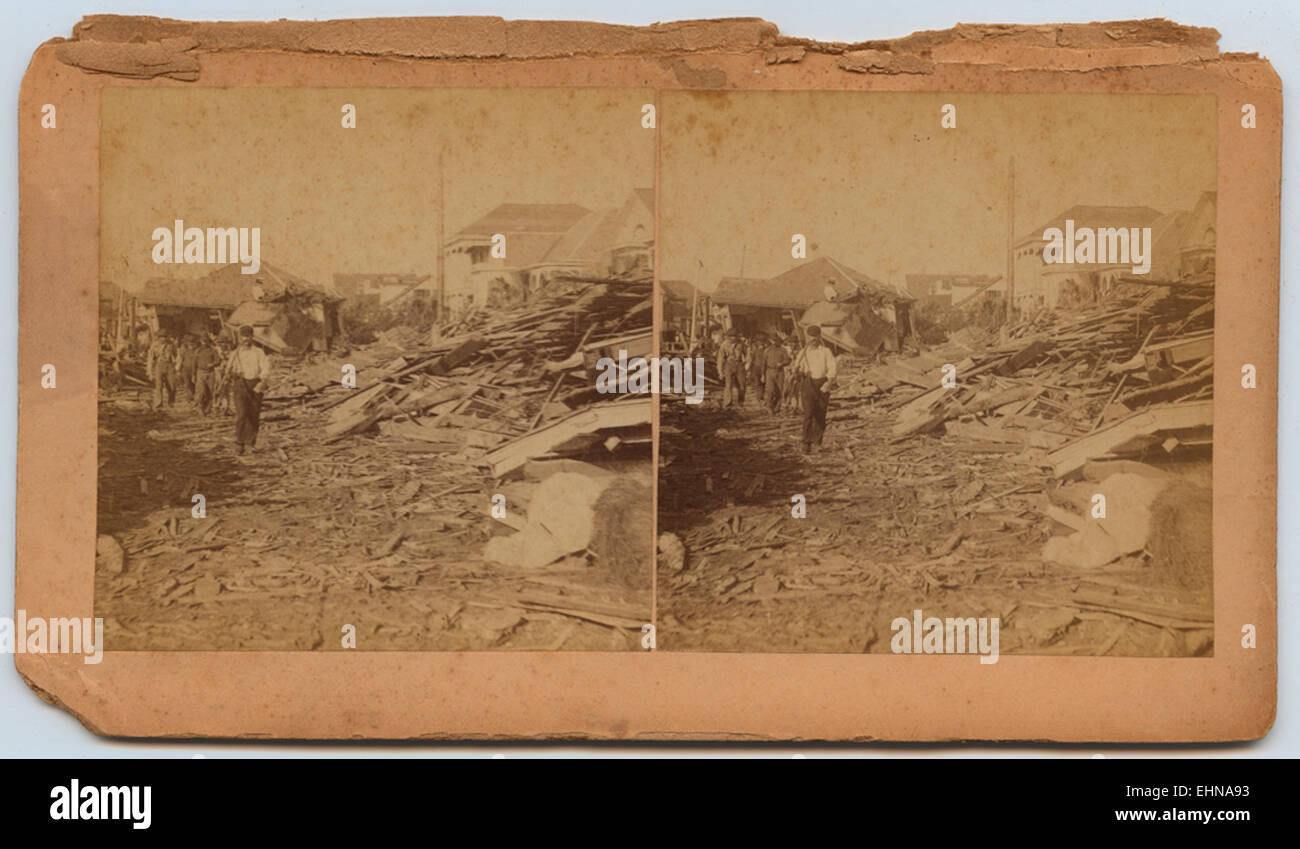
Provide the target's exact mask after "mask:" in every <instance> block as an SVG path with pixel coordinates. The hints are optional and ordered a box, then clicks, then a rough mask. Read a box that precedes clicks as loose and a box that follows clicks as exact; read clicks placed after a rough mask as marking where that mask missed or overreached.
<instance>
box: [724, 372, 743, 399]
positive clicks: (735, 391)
mask: <svg viewBox="0 0 1300 849" xmlns="http://www.w3.org/2000/svg"><path fill="white" fill-rule="evenodd" d="M733 401H734V402H736V403H737V404H739V405H740V406H742V407H743V406H745V373H744V372H743V371H740V370H729V371H728V372H727V385H726V388H725V389H724V390H723V394H722V405H723V406H724V407H730V406H731V403H732V402H733Z"/></svg>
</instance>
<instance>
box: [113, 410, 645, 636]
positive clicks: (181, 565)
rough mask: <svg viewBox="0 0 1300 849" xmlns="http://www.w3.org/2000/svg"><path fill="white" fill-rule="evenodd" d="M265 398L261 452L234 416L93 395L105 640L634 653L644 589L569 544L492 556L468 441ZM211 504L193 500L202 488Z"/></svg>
mask: <svg viewBox="0 0 1300 849" xmlns="http://www.w3.org/2000/svg"><path fill="white" fill-rule="evenodd" d="M322 423H323V415H322V414H321V413H319V412H318V411H316V410H313V409H309V408H302V407H299V408H295V407H292V406H289V405H270V406H268V408H267V409H266V410H264V413H263V428H262V436H261V438H260V440H259V444H258V448H257V450H256V452H255V453H252V454H249V455H246V456H244V457H239V456H237V455H236V454H235V450H234V439H233V429H234V427H233V419H232V418H231V417H230V416H229V415H226V416H224V417H218V418H212V419H208V418H203V417H202V416H200V415H199V413H198V412H197V411H196V410H195V409H193V408H192V407H191V406H190V405H188V404H187V403H185V402H184V401H180V402H179V403H178V405H177V406H176V407H174V408H172V409H170V410H168V411H165V412H162V413H154V412H152V411H150V410H149V408H148V403H147V393H145V392H143V391H140V390H128V391H123V392H118V393H114V394H112V395H111V396H109V397H104V398H102V399H101V401H100V419H99V511H98V533H99V534H100V535H109V536H111V537H113V539H114V540H116V542H117V543H118V544H119V545H120V546H121V547H122V549H123V550H124V552H125V560H124V566H123V568H122V569H121V571H116V566H115V564H114V563H113V560H112V558H102V557H101V558H99V562H98V566H97V569H96V576H95V615H96V616H100V617H103V618H104V620H105V643H106V647H107V648H108V649H109V650H113V651H122V650H146V649H148V650H202V649H209V650H215V649H227V650H229V649H249V650H270V649H283V650H289V649H299V650H302V649H321V650H326V649H341V648H342V639H343V633H344V632H343V627H344V626H345V625H353V626H355V629H356V643H357V645H356V647H357V648H359V649H389V650H480V649H534V650H536V649H546V650H587V651H611V650H618V651H623V650H641V646H640V639H641V624H642V623H644V622H648V621H649V616H650V598H649V594H648V592H636V591H633V590H629V589H627V588H625V587H622V586H620V585H618V584H617V583H615V582H612V581H610V580H607V579H605V578H604V576H603V575H601V574H600V572H599V571H598V570H597V569H596V568H593V567H592V566H591V565H590V564H589V562H588V561H587V559H586V558H583V557H569V558H567V559H565V560H562V561H559V562H557V563H555V564H552V565H551V566H548V567H545V568H543V569H539V570H532V571H529V572H527V573H526V574H524V573H521V572H519V571H518V570H514V571H512V570H506V569H503V568H501V567H498V566H494V565H492V564H489V563H486V562H485V561H484V560H483V557H482V552H483V547H484V544H485V543H486V541H487V540H488V538H489V536H490V535H491V534H492V533H494V527H493V526H494V524H495V523H493V522H492V521H491V520H490V519H489V518H488V508H489V499H490V497H491V494H492V480H491V478H490V476H489V475H488V474H487V473H486V472H484V471H483V470H481V469H479V468H477V467H475V466H473V464H472V463H469V462H467V461H466V460H465V459H464V458H462V457H458V456H448V455H439V454H437V453H430V452H429V451H428V449H427V448H424V449H423V450H421V446H418V445H411V444H410V443H402V442H400V441H394V440H388V439H387V438H385V437H377V436H374V435H355V436H349V437H347V438H345V439H341V440H339V441H337V442H334V443H326V442H325V441H324V439H323V437H322V430H321V426H322ZM195 494H201V495H202V496H203V497H204V499H205V502H206V503H205V507H206V517H205V518H195V517H194V516H193V515H192V510H193V509H194V508H193V500H192V498H193V496H194V495H195Z"/></svg>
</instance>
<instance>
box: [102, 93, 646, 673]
mask: <svg viewBox="0 0 1300 849" xmlns="http://www.w3.org/2000/svg"><path fill="white" fill-rule="evenodd" d="M653 101H654V97H653V93H652V92H650V91H648V90H646V91H641V90H635V89H564V90H561V89H472V90H471V89H440V90H428V89H420V90H404V89H274V88H260V89H218V88H209V89H185V90H182V89H174V90H158V89H143V88H134V87H118V88H113V87H110V88H107V89H105V90H104V92H103V98H102V104H101V130H100V169H101V170H100V263H99V265H100V292H99V299H100V300H99V305H100V309H99V326H100V357H99V361H100V374H99V419H98V517H97V542H96V564H95V600H94V604H95V616H97V617H102V618H103V620H104V643H105V647H106V648H107V649H109V650H113V651H124V650H126V651H130V650H187V651H194V650H233V649H246V650H263V651H265V650H340V649H349V648H357V649H362V650H367V649H369V650H404V651H478V650H512V649H513V650H533V651H537V650H555V651H558V650H564V651H622V650H628V651H632V650H641V639H642V626H643V625H645V624H646V623H649V622H650V621H651V606H652V598H651V581H652V570H653V540H654V501H653V495H652V432H651V416H652V409H651V402H650V400H649V396H645V395H641V396H632V397H629V396H620V395H618V394H617V393H610V392H605V391H602V390H605V389H608V387H607V386H600V385H598V384H597V380H596V375H597V374H598V373H599V371H598V363H600V362H601V360H602V359H605V358H610V359H614V360H616V359H618V358H620V356H622V357H623V358H624V361H626V358H627V357H632V358H635V357H637V356H638V355H646V354H649V353H650V351H651V348H652V335H653V331H652V304H653V295H652V290H653V275H654V271H653V267H652V261H653V256H654V234H655V195H654V190H653V186H654V167H655V140H654V131H653V130H652V129H649V128H647V127H646V126H644V125H643V121H642V117H643V106H644V105H645V104H647V103H652V102H653Z"/></svg>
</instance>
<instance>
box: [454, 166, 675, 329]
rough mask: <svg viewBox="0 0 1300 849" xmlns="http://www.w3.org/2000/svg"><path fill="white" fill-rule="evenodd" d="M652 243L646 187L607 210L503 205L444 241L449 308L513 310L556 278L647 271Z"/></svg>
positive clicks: (651, 209)
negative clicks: (504, 306)
mask: <svg viewBox="0 0 1300 849" xmlns="http://www.w3.org/2000/svg"><path fill="white" fill-rule="evenodd" d="M494 239H495V240H496V248H497V253H498V255H497V256H494V255H493V248H494V241H493V240H494ZM653 242H654V192H653V191H652V190H650V189H634V190H633V191H632V192H631V193H630V194H629V195H628V197H627V198H626V200H625V201H624V202H623V204H622V205H621V206H618V207H612V208H607V209H596V210H591V209H587V208H586V207H584V206H579V205H578V204H572V203H564V204H557V203H503V204H501V205H500V206H498V207H496V208H495V209H493V210H492V211H491V212H489V213H488V214H487V215H485V216H483V217H482V218H480V219H478V220H477V221H475V222H473V223H472V224H470V225H469V226H467V227H465V228H464V229H462V230H461V231H460V232H458V233H457V234H456V235H454V236H453V237H451V238H450V239H449V240H448V241H447V245H446V249H445V257H446V281H447V282H446V286H447V297H448V305H449V306H450V307H451V309H452V310H453V311H456V310H464V309H466V308H469V307H471V306H478V307H481V306H489V305H501V304H518V303H521V302H523V301H524V300H525V299H527V298H528V297H530V296H532V295H534V294H536V293H537V292H539V291H541V290H543V289H545V288H546V287H547V286H548V285H549V284H550V283H551V282H552V281H554V280H557V279H560V278H570V277H583V276H597V277H605V276H614V275H624V274H628V273H630V272H634V271H637V270H642V271H644V270H648V269H649V268H650V259H651V255H652V253H653ZM500 254H504V255H500Z"/></svg>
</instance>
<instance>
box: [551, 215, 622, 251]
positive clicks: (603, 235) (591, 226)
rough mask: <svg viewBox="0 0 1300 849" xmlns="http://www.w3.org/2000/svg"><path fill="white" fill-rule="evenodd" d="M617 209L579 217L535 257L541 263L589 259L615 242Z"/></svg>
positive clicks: (617, 222) (617, 221)
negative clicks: (565, 231)
mask: <svg viewBox="0 0 1300 849" xmlns="http://www.w3.org/2000/svg"><path fill="white" fill-rule="evenodd" d="M619 213H620V210H617V209H602V210H597V211H595V212H589V213H587V214H586V215H584V216H583V217H582V218H580V219H579V220H578V221H577V223H575V224H574V225H573V226H572V227H570V228H569V231H568V232H567V233H565V234H564V235H563V236H561V237H560V238H558V239H556V240H555V242H554V244H552V245H551V247H550V248H549V249H548V250H547V251H546V253H545V254H543V255H542V256H541V258H540V259H539V260H538V261H539V262H544V263H565V262H588V261H590V260H593V259H595V258H597V257H598V256H600V254H601V252H603V251H606V250H609V249H610V248H611V247H613V245H614V236H615V235H616V233H617V231H618V225H619V221H620V220H621V216H620V214H619Z"/></svg>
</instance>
